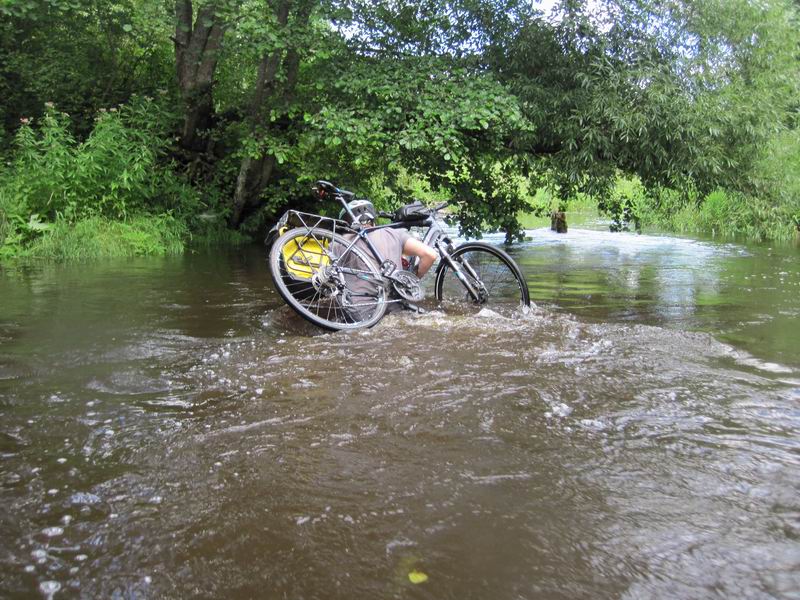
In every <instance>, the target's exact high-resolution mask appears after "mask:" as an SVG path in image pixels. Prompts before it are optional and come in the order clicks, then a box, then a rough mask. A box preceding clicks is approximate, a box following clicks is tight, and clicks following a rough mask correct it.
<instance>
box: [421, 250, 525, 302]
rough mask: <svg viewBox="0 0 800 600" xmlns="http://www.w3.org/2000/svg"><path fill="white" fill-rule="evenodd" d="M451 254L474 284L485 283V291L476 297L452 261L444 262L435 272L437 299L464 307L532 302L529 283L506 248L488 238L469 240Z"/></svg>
mask: <svg viewBox="0 0 800 600" xmlns="http://www.w3.org/2000/svg"><path fill="white" fill-rule="evenodd" d="M450 258H452V259H453V261H454V262H457V263H459V265H460V266H461V267H462V272H464V275H465V276H466V278H467V281H468V282H469V283H470V284H471V285H472V286H473V288H476V289H478V288H481V287H482V288H483V289H484V290H485V294H482V298H481V299H480V300H479V301H476V300H475V299H474V298H473V297H472V295H471V294H470V293H469V291H468V290H467V287H466V286H465V285H464V283H462V282H461V281H460V280H459V279H458V277H457V276H456V274H455V272H454V271H453V269H451V268H450V265H448V264H447V263H445V262H442V264H441V266H440V268H439V270H438V271H437V272H436V283H435V293H436V299H437V300H438V301H440V302H445V303H448V304H451V303H452V304H457V305H460V306H464V307H467V306H474V307H485V306H490V307H491V306H501V305H502V306H512V305H516V306H518V305H520V304H522V305H523V306H530V294H529V292H528V284H527V283H526V282H525V278H524V277H523V276H522V271H521V270H520V268H519V266H517V263H516V262H514V259H513V258H511V257H510V256H509V255H508V253H506V252H505V251H503V250H501V249H500V248H497V247H496V246H492V245H491V244H487V243H486V242H467V243H466V244H462V245H461V246H458V247H457V248H456V249H455V250H454V251H453V253H452V254H451V255H450ZM465 262H466V263H468V264H469V265H470V266H471V267H472V269H473V270H474V271H475V274H476V275H477V276H478V279H479V280H480V281H478V280H476V279H475V277H473V276H472V275H471V274H470V273H469V272H468V270H467V269H466V268H464V263H465ZM481 284H482V285H481Z"/></svg>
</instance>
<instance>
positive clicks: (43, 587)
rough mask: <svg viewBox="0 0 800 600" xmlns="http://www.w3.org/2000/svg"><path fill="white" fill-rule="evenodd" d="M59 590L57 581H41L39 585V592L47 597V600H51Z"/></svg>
mask: <svg viewBox="0 0 800 600" xmlns="http://www.w3.org/2000/svg"><path fill="white" fill-rule="evenodd" d="M60 589H61V584H60V583H59V582H57V581H43V582H42V583H40V584H39V591H40V592H42V593H43V594H44V595H45V596H47V598H52V597H53V595H54V594H55V593H56V592H57V591H58V590H60Z"/></svg>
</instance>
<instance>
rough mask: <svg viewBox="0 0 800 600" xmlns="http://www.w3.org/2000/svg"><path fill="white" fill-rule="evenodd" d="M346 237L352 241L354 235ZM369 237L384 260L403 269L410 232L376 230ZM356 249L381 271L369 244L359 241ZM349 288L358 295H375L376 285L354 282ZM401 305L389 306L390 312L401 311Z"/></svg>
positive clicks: (404, 230) (350, 282) (349, 283)
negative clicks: (404, 254)
mask: <svg viewBox="0 0 800 600" xmlns="http://www.w3.org/2000/svg"><path fill="white" fill-rule="evenodd" d="M345 237H346V238H347V239H349V240H352V239H353V237H354V235H353V234H349V235H345ZM367 237H369V241H370V242H372V244H373V245H374V246H375V249H376V250H377V251H378V252H379V253H380V255H381V256H382V257H383V259H384V260H390V261H392V262H393V263H394V264H395V267H397V269H402V268H403V246H405V244H406V241H407V240H408V239H409V238H410V237H411V234H410V233H409V232H408V230H407V229H391V228H388V227H387V228H385V229H376V230H375V231H370V232H369V233H368V234H367ZM356 247H357V248H359V249H360V250H362V251H363V252H364V254H366V255H367V257H368V258H369V259H370V261H371V262H372V263H373V264H374V265H375V268H376V269H378V270H380V264H379V262H378V260H377V259H376V258H374V257H373V255H372V252H370V250H369V248H368V247H367V244H366V243H365V242H363V241H359V242H358V243H357V244H356ZM348 286H349V287H350V289H351V290H352V291H353V292H355V293H356V294H359V295H360V294H373V293H374V290H375V288H374V285H372V284H370V283H368V282H365V281H359V280H355V279H354V280H352V281H348ZM357 301H363V299H362V298H361V297H359V298H358V299H357ZM400 308H401V307H400V305H399V304H396V303H391V304H389V310H390V311H392V310H397V309H400Z"/></svg>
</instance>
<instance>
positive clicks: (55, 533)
mask: <svg viewBox="0 0 800 600" xmlns="http://www.w3.org/2000/svg"><path fill="white" fill-rule="evenodd" d="M42 533H43V534H44V535H46V536H47V537H49V538H54V537H59V536H62V535H64V528H63V527H45V528H44V529H42Z"/></svg>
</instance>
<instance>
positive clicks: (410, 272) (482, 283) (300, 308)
mask: <svg viewBox="0 0 800 600" xmlns="http://www.w3.org/2000/svg"><path fill="white" fill-rule="evenodd" d="M312 189H313V190H314V191H315V192H316V195H317V197H318V198H319V199H320V200H325V199H328V198H331V199H333V200H335V201H337V202H338V203H340V204H341V205H342V207H343V208H344V210H345V212H346V213H347V214H348V215H349V217H350V222H348V221H344V220H340V219H334V218H331V217H325V216H321V215H316V214H311V213H304V212H300V211H296V210H289V211H287V212H286V213H284V214H283V215H282V216H281V218H280V219H279V220H278V223H277V224H276V225H275V227H273V228H272V231H271V232H270V234H269V235H268V236H267V239H266V243H267V246H268V248H269V270H270V274H271V276H272V280H273V282H274V284H275V288H276V289H277V290H278V293H279V294H280V295H281V297H282V298H283V300H284V301H285V302H286V303H287V304H288V305H289V306H291V307H292V308H293V309H294V310H295V311H296V312H297V313H298V314H300V315H301V316H302V317H303V318H305V319H307V320H308V321H310V322H312V323H314V324H315V325H318V326H319V327H322V328H324V329H329V330H334V331H335V330H342V329H357V328H362V327H372V326H373V325H375V324H376V323H378V321H380V320H381V318H382V317H383V316H384V314H385V313H386V310H387V307H388V305H389V304H390V303H394V302H400V303H404V304H406V305H407V306H410V307H414V305H413V304H412V303H416V302H419V301H420V300H422V298H423V296H424V292H423V289H422V286H421V283H420V280H419V278H418V277H417V276H416V274H415V273H414V269H415V266H416V261H413V262H412V263H411V264H409V265H408V268H403V267H404V265H395V264H394V263H393V262H392V261H389V260H385V259H384V258H383V257H382V256H381V254H380V252H378V250H377V249H376V248H375V246H374V244H373V243H372V242H371V241H370V239H369V236H368V234H369V233H370V232H371V231H375V230H378V229H382V228H386V227H393V228H410V227H427V231H426V232H425V236H424V238H423V241H424V242H425V243H426V244H428V245H429V246H431V247H433V248H435V249H436V250H437V251H438V253H439V257H440V260H439V265H438V267H437V268H436V270H435V280H434V293H435V297H436V299H437V300H438V301H440V302H442V303H444V304H446V305H447V304H462V305H468V306H471V307H485V306H488V305H495V303H497V304H498V305H504V306H508V305H512V306H513V305H517V306H519V305H521V306H523V307H527V306H530V297H529V293H528V286H527V283H526V282H525V278H524V277H523V276H522V272H521V271H520V268H519V267H518V266H517V264H516V263H515V262H514V260H513V259H512V258H511V257H510V256H509V255H508V254H507V253H506V252H504V251H503V250H501V249H500V248H497V247H495V246H492V245H490V244H487V243H485V242H479V241H473V242H466V243H464V244H460V245H459V246H457V247H454V246H453V242H452V240H451V239H450V238H449V237H448V236H447V234H446V232H445V231H444V229H443V228H442V226H441V224H440V222H439V221H438V220H437V214H438V213H439V212H440V211H441V210H442V209H444V208H445V207H447V206H448V205H449V203H448V202H445V203H442V204H439V205H437V206H434V207H425V206H424V205H423V204H422V203H420V202H419V201H415V202H413V203H411V204H407V205H406V206H404V207H402V208H400V209H398V210H397V211H396V212H395V213H386V212H383V211H382V212H381V213H380V214H379V215H378V217H379V218H389V219H391V221H392V222H391V223H388V224H383V225H374V226H370V227H366V226H362V225H361V224H360V223H359V222H358V220H357V219H356V218H355V216H354V215H353V213H352V212H351V211H350V209H349V207H348V202H350V201H351V200H353V199H354V198H355V194H354V193H353V192H349V191H347V190H342V189H339V188H337V187H336V186H334V185H333V184H332V183H329V182H327V181H322V180H320V181H317V184H316V186H315V187H314V188H312ZM351 223H352V224H351Z"/></svg>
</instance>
